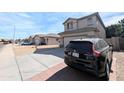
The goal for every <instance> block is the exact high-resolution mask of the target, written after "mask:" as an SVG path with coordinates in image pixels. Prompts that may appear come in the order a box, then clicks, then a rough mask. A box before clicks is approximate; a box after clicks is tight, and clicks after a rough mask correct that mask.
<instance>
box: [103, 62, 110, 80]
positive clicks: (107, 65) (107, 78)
mask: <svg viewBox="0 0 124 93" xmlns="http://www.w3.org/2000/svg"><path fill="white" fill-rule="evenodd" d="M109 74H110V69H109V64H108V62H107V63H106V65H105V76H104V79H105V80H107V81H108V80H109Z"/></svg>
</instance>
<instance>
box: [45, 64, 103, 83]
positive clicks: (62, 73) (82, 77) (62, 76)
mask: <svg viewBox="0 0 124 93" xmlns="http://www.w3.org/2000/svg"><path fill="white" fill-rule="evenodd" d="M47 81H103V80H102V79H98V78H96V77H95V76H94V75H91V74H90V73H86V72H83V71H79V70H76V69H73V68H71V67H69V66H66V67H65V68H63V69H61V70H59V71H58V72H56V73H55V74H54V75H52V76H51V77H49V78H48V79H47Z"/></svg>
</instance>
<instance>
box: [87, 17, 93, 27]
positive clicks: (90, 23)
mask: <svg viewBox="0 0 124 93" xmlns="http://www.w3.org/2000/svg"><path fill="white" fill-rule="evenodd" d="M87 25H88V26H92V25H93V19H92V17H90V18H88V19H87Z"/></svg>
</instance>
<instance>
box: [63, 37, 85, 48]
mask: <svg viewBox="0 0 124 93" xmlns="http://www.w3.org/2000/svg"><path fill="white" fill-rule="evenodd" d="M81 38H85V36H77V37H64V47H65V46H66V45H67V44H68V43H69V42H70V41H71V40H74V39H81Z"/></svg>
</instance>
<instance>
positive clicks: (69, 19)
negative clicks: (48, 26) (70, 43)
mask: <svg viewBox="0 0 124 93" xmlns="http://www.w3.org/2000/svg"><path fill="white" fill-rule="evenodd" d="M75 20H77V19H76V18H68V19H67V20H65V22H64V23H63V24H65V23H67V22H69V21H75Z"/></svg>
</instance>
